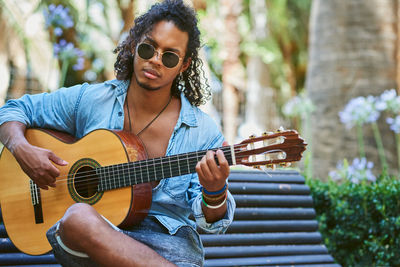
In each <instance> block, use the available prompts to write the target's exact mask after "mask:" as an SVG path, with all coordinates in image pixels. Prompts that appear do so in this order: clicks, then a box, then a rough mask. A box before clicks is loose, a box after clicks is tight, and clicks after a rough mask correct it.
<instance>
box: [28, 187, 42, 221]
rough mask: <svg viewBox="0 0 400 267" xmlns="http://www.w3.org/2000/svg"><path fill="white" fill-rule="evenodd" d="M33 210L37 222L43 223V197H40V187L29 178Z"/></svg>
mask: <svg viewBox="0 0 400 267" xmlns="http://www.w3.org/2000/svg"><path fill="white" fill-rule="evenodd" d="M29 185H30V191H31V199H32V206H33V212H34V214H35V223H36V224H39V223H43V209H42V199H41V197H40V188H39V187H38V186H37V184H35V183H34V182H33V181H32V180H29Z"/></svg>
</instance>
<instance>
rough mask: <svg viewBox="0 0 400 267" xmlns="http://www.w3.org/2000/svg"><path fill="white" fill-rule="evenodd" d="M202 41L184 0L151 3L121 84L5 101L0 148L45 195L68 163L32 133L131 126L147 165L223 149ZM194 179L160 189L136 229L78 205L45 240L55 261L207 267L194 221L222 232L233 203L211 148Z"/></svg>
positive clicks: (131, 41)
mask: <svg viewBox="0 0 400 267" xmlns="http://www.w3.org/2000/svg"><path fill="white" fill-rule="evenodd" d="M199 35H200V34H199V30H198V28H197V19H196V16H195V12H194V11H193V10H192V9H191V8H189V7H187V6H186V5H184V4H183V3H182V1H181V0H176V1H175V0H167V1H165V2H162V3H159V4H156V5H154V6H152V7H151V9H150V10H149V11H148V12H147V13H146V14H144V15H142V16H140V17H138V18H137V19H136V20H135V26H134V27H133V28H132V29H131V30H130V33H129V36H128V37H127V39H126V40H125V41H124V42H123V43H122V44H120V45H119V46H118V47H117V49H116V51H115V52H116V53H118V57H117V61H116V63H115V72H116V76H117V80H113V81H108V82H105V83H102V84H96V85H88V84H83V85H77V86H73V87H70V88H61V89H59V90H57V91H56V92H54V93H51V94H39V95H34V96H30V95H25V96H23V97H22V98H21V99H18V100H10V101H8V102H7V104H6V105H5V106H4V107H2V108H1V109H0V124H1V126H0V140H1V142H2V143H3V144H4V145H5V146H6V147H7V148H8V149H9V150H10V151H11V153H13V155H14V156H15V158H16V159H17V161H18V162H19V164H20V166H21V168H22V169H23V170H24V171H25V172H26V173H27V174H28V176H29V177H30V178H31V179H32V180H33V181H34V182H35V183H36V184H37V185H38V186H39V187H40V188H42V189H45V190H46V189H47V190H51V188H49V187H55V186H56V178H57V176H58V175H59V170H58V169H57V165H59V166H65V165H68V164H70V163H68V162H65V161H64V160H63V159H62V158H60V157H59V155H55V154H54V153H53V152H51V151H50V150H47V149H44V148H39V147H34V146H32V145H30V144H29V143H28V142H27V140H26V139H25V137H24V131H25V129H26V127H39V128H50V129H55V130H60V131H64V132H67V133H69V134H71V135H74V136H76V137H77V138H81V137H83V136H85V135H86V134H88V133H89V132H91V131H93V130H95V129H99V128H108V129H124V130H126V131H130V132H131V133H133V134H136V135H137V136H138V137H139V138H140V139H141V141H142V142H143V144H144V147H145V149H146V152H147V155H148V157H149V158H154V157H160V156H164V155H173V154H178V153H185V152H191V151H198V150H206V149H210V148H214V147H218V146H221V145H222V143H223V137H222V135H221V133H220V132H219V131H218V130H217V127H216V125H215V123H214V122H213V121H212V119H210V118H209V117H208V116H207V115H205V114H204V113H203V112H201V111H200V110H199V109H198V108H197V107H196V106H198V105H200V104H201V103H203V102H204V100H205V98H207V96H208V95H207V94H208V91H207V90H206V89H202V88H203V87H202V85H201V84H200V77H199V69H198V68H199V66H200V65H201V62H200V59H199V58H198V49H199V46H200V39H199ZM214 156H216V157H217V158H218V165H217V163H216V161H215V160H214ZM196 172H197V174H191V175H183V176H180V177H177V178H170V179H163V180H161V182H160V183H159V184H157V185H154V188H153V190H152V191H153V192H152V193H153V198H152V206H151V209H150V211H149V215H148V217H147V218H146V219H145V220H144V221H143V222H142V223H141V224H140V225H138V226H132V227H131V228H129V229H124V230H121V229H119V228H117V227H116V226H114V225H111V223H109V222H108V221H107V218H105V217H103V216H101V215H100V214H99V213H98V212H97V211H96V210H95V209H94V208H93V207H92V206H90V205H87V204H83V203H79V204H74V205H73V206H71V207H70V208H69V209H68V210H67V211H66V213H65V215H64V216H63V218H61V220H60V221H59V222H58V223H57V224H56V225H55V226H53V227H52V228H51V229H50V230H49V231H48V233H47V236H48V239H49V242H50V244H51V245H52V247H53V251H54V254H55V256H56V258H57V259H58V260H59V261H60V262H61V263H62V264H63V265H66V266H97V265H104V266H175V265H178V266H201V265H202V264H203V248H202V245H201V242H200V240H199V235H198V233H197V232H196V231H195V230H194V228H195V224H194V222H192V221H191V220H190V219H189V215H190V214H191V213H192V214H193V215H194V218H195V220H196V222H197V225H198V226H199V227H201V228H203V229H204V230H205V231H208V232H211V233H223V232H224V231H225V230H226V228H227V227H228V226H229V224H230V223H231V221H232V218H233V212H234V208H235V203H234V201H233V198H232V196H231V194H230V193H229V191H228V190H227V186H226V179H227V177H228V175H229V165H228V163H227V160H226V159H225V156H224V154H223V153H222V151H221V150H218V151H217V152H212V151H208V152H207V154H206V156H204V157H203V158H202V160H201V161H200V162H199V163H198V164H197V166H196Z"/></svg>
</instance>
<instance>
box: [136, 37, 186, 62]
mask: <svg viewBox="0 0 400 267" xmlns="http://www.w3.org/2000/svg"><path fill="white" fill-rule="evenodd" d="M140 45H148V46H150V47H151V48H153V55H152V56H151V57H150V58H143V57H142V56H141V55H140V54H139V46H140ZM136 53H137V55H138V56H139V57H140V58H141V59H143V60H149V59H152V58H153V57H154V55H157V58H159V57H161V62H162V64H163V65H164V67H166V68H168V69H173V68H175V67H176V66H178V64H179V62H180V61H181V60H182V59H183V57H180V56H179V55H178V54H177V53H175V52H173V51H164V52H161V53H160V52H159V51H158V50H157V49H156V48H155V47H154V46H153V45H152V44H149V43H146V42H141V43H139V44H138V45H137V46H136ZM166 53H171V54H174V55H175V56H177V57H178V59H179V60H178V62H177V63H176V65H175V66H172V67H168V66H166V65H165V63H164V60H163V56H164V54H166Z"/></svg>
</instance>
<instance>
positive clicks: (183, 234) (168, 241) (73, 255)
mask: <svg viewBox="0 0 400 267" xmlns="http://www.w3.org/2000/svg"><path fill="white" fill-rule="evenodd" d="M57 226H58V224H56V225H54V226H53V227H51V228H50V229H49V231H48V232H47V238H48V240H49V242H50V244H51V246H52V247H53V253H54V256H55V257H56V259H57V260H58V261H59V262H60V263H61V264H62V265H63V266H89V267H90V266H97V265H96V264H95V263H93V262H92V261H91V260H90V258H89V257H88V256H87V255H86V254H84V253H79V252H76V251H72V250H70V249H69V248H68V247H66V246H65V245H64V244H63V243H62V241H61V239H60V238H59V236H58V233H57ZM113 227H115V226H113ZM115 229H118V228H116V227H115ZM118 230H119V231H121V232H123V233H124V234H126V235H128V236H130V237H132V238H134V239H135V240H137V241H139V242H142V243H144V244H146V245H147V246H149V247H150V248H152V249H153V250H155V251H156V252H157V253H158V254H160V255H161V256H163V257H164V258H166V259H167V260H168V261H170V262H173V263H175V264H176V265H178V266H180V267H189V266H202V265H203V260H204V252H203V246H202V245H201V241H200V239H199V236H198V234H197V233H196V232H195V231H194V230H193V229H192V228H191V227H189V226H184V227H181V228H180V229H179V230H178V232H177V233H176V234H175V235H170V234H169V233H168V230H167V229H166V228H165V227H164V226H162V225H161V224H160V223H159V222H158V220H157V219H155V218H152V217H147V218H146V219H145V220H144V221H143V222H142V223H141V224H140V225H139V226H135V227H132V228H131V229H129V230H120V229H118Z"/></svg>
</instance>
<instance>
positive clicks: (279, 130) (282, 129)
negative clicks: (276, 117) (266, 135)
mask: <svg viewBox="0 0 400 267" xmlns="http://www.w3.org/2000/svg"><path fill="white" fill-rule="evenodd" d="M283 131H285V128H283V127H282V126H281V127H279V129H278V130H276V132H277V133H280V132H283Z"/></svg>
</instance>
